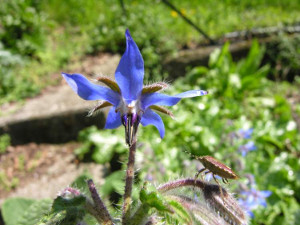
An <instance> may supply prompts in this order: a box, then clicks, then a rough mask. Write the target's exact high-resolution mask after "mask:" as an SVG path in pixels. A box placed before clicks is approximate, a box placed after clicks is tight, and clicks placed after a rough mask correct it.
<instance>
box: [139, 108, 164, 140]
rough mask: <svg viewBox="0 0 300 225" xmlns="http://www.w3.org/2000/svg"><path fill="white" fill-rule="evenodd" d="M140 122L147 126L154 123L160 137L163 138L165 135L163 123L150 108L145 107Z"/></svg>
mask: <svg viewBox="0 0 300 225" xmlns="http://www.w3.org/2000/svg"><path fill="white" fill-rule="evenodd" d="M141 124H142V125H143V126H148V125H151V124H152V125H154V126H155V127H156V128H157V129H158V131H159V134H160V137H161V138H164V136H165V125H164V123H163V121H162V119H161V117H160V116H159V115H158V114H157V113H155V112H153V111H152V110H151V109H147V110H146V111H145V113H144V114H143V116H142V120H141Z"/></svg>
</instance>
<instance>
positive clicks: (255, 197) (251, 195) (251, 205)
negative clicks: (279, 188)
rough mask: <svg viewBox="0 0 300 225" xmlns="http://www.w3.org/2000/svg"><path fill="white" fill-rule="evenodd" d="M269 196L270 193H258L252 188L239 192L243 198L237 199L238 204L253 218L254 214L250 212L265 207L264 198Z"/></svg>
mask: <svg viewBox="0 0 300 225" xmlns="http://www.w3.org/2000/svg"><path fill="white" fill-rule="evenodd" d="M271 194H272V192H271V191H268V190H266V191H259V190H257V189H255V188H254V187H252V188H251V189H250V190H247V191H242V192H241V195H242V196H243V197H244V198H242V199H239V204H240V205H241V206H242V207H243V208H244V209H245V210H246V211H247V213H248V214H249V215H250V216H251V217H252V218H253V217H254V214H253V212H252V211H253V210H254V209H256V208H257V207H258V206H260V205H261V206H263V207H267V202H266V198H268V197H269V196H270V195H271Z"/></svg>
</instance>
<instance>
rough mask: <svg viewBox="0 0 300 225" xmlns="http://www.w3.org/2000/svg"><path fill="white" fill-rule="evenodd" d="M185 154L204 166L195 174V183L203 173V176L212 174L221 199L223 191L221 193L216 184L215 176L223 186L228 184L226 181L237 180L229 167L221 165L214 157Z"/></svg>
mask: <svg viewBox="0 0 300 225" xmlns="http://www.w3.org/2000/svg"><path fill="white" fill-rule="evenodd" d="M187 153H188V154H189V155H191V156H192V157H194V158H195V159H198V160H199V161H200V162H201V163H202V165H203V166H204V168H202V169H200V170H198V172H197V173H196V175H195V181H196V179H197V178H198V176H199V175H200V174H201V173H203V172H205V174H208V173H212V176H213V178H214V180H215V181H216V183H217V184H218V185H219V187H220V192H221V195H222V197H223V191H222V188H221V185H220V183H219V182H218V180H217V179H216V177H215V176H216V175H218V176H220V177H221V178H222V181H223V182H224V183H225V184H226V183H228V179H233V180H236V179H239V177H238V175H236V173H235V172H233V170H232V169H231V168H230V167H228V166H226V165H224V164H223V163H221V162H220V161H219V160H217V159H215V158H214V157H212V156H209V155H207V156H195V155H192V154H191V153H189V152H187ZM202 179H203V177H202Z"/></svg>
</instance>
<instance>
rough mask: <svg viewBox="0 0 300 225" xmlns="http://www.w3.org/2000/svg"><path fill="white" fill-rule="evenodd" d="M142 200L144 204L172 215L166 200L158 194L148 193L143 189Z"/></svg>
mask: <svg viewBox="0 0 300 225" xmlns="http://www.w3.org/2000/svg"><path fill="white" fill-rule="evenodd" d="M140 200H141V202H142V203H143V204H147V205H148V206H150V207H153V208H156V209H157V210H158V211H159V212H166V211H167V212H171V213H172V211H171V210H170V209H169V207H168V206H167V205H166V203H165V201H164V199H163V198H162V197H161V196H160V195H159V194H158V193H157V192H150V193H147V191H146V190H145V189H144V188H143V189H142V190H141V192H140Z"/></svg>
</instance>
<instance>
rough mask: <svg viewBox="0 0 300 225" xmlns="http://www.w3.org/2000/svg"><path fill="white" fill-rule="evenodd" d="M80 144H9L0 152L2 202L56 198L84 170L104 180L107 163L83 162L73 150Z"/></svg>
mask: <svg viewBox="0 0 300 225" xmlns="http://www.w3.org/2000/svg"><path fill="white" fill-rule="evenodd" d="M78 147H79V144H78V143H69V144H64V145H49V144H40V145H37V144H35V143H30V144H27V145H22V146H16V147H9V149H8V152H7V153H5V154H3V155H0V165H1V167H0V205H1V204H2V203H3V201H4V200H5V199H6V198H8V197H17V196H18V197H26V198H34V199H41V198H54V197H55V196H56V195H57V193H58V192H59V191H61V190H62V189H64V188H65V187H66V186H68V185H70V184H71V183H72V182H73V181H74V180H75V179H76V178H77V177H78V176H79V175H81V174H82V173H84V172H87V173H89V174H90V175H92V177H93V178H94V181H95V182H96V183H100V184H101V183H103V180H102V179H101V178H102V177H103V172H104V170H103V169H104V167H103V166H102V165H97V164H95V163H79V162H78V161H77V160H76V158H75V156H74V154H73V151H74V150H75V149H76V148H78Z"/></svg>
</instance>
